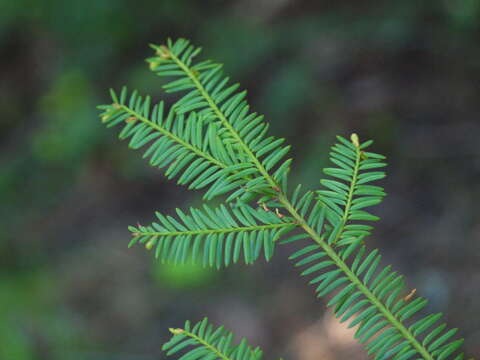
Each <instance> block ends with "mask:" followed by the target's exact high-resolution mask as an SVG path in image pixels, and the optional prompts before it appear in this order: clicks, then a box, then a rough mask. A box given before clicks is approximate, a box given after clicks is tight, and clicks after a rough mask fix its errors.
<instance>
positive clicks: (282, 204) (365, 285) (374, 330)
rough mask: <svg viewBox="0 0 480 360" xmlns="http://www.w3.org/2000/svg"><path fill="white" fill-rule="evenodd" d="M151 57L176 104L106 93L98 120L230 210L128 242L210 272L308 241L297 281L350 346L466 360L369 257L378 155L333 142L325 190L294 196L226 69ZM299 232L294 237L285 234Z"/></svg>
mask: <svg viewBox="0 0 480 360" xmlns="http://www.w3.org/2000/svg"><path fill="white" fill-rule="evenodd" d="M152 48H153V49H154V50H155V56H153V57H151V58H149V59H147V61H148V63H149V65H150V69H151V70H152V71H153V72H155V73H156V74H157V75H159V76H163V77H168V78H172V80H171V81H170V82H168V83H166V84H165V85H164V86H163V87H164V89H165V90H166V91H167V92H170V93H181V94H182V95H181V97H180V98H179V99H178V100H177V101H176V102H175V103H174V104H173V105H172V106H171V107H170V109H168V110H166V109H165V108H166V106H165V104H164V103H163V102H160V103H159V104H157V105H154V106H153V107H152V105H151V100H150V98H149V97H146V98H143V97H140V96H139V95H138V94H137V93H136V92H133V93H132V94H131V95H130V96H128V94H127V93H128V92H127V90H126V89H123V90H122V91H121V93H120V95H117V94H116V93H115V92H113V91H112V92H111V95H112V101H113V103H111V104H108V105H102V106H100V109H101V110H102V113H101V115H100V116H101V119H102V121H103V122H104V123H106V124H107V126H115V125H120V124H121V125H122V126H123V129H122V131H121V132H120V138H122V139H126V138H130V147H132V148H134V149H138V148H142V147H147V150H146V151H145V153H144V157H148V158H150V163H151V164H152V165H153V166H157V167H160V168H167V170H166V176H167V177H169V178H174V177H178V180H177V182H178V183H179V184H184V185H187V184H188V186H189V188H191V189H207V190H206V192H205V194H204V199H205V200H210V199H212V198H214V197H216V196H220V195H226V200H225V202H226V204H227V206H220V207H219V208H217V209H212V208H210V207H204V209H203V211H200V210H195V209H192V210H191V211H190V215H186V214H185V213H183V212H182V211H180V210H177V215H178V217H179V220H177V219H175V218H173V217H169V216H164V215H162V214H157V217H158V219H159V223H153V224H151V225H149V226H137V227H130V230H131V232H132V235H133V240H132V243H136V242H140V243H144V244H145V246H146V247H147V248H155V254H156V256H157V257H159V258H160V259H161V260H162V261H168V262H172V263H184V262H185V261H188V260H194V261H195V260H196V259H202V260H201V262H202V263H203V264H204V265H205V266H216V267H217V268H218V267H220V266H221V265H222V264H223V265H229V264H230V263H231V262H232V259H233V262H234V263H235V262H237V260H238V259H239V257H240V251H241V250H242V249H243V254H244V258H245V262H246V263H248V264H250V263H252V262H253V261H254V260H256V259H257V258H258V257H259V254H260V252H261V249H262V247H263V249H264V253H265V257H266V259H267V260H269V259H270V257H271V255H272V252H273V247H274V244H275V243H276V242H277V240H278V239H279V238H281V237H282V238H283V240H282V241H281V242H282V243H290V242H293V241H300V240H305V239H308V241H310V244H307V245H305V247H303V248H302V249H300V250H299V251H297V252H296V253H294V254H293V255H292V256H291V257H290V258H291V259H292V260H294V261H295V263H296V266H305V267H306V269H305V270H303V272H302V275H314V277H313V279H312V280H311V281H310V283H312V284H314V285H315V286H316V289H315V292H316V294H317V295H318V296H329V301H328V306H332V307H334V312H335V314H336V316H337V317H338V318H340V321H349V322H350V324H349V326H350V327H354V326H358V328H357V331H356V335H355V336H356V338H358V339H359V341H360V342H362V343H365V344H366V349H367V351H368V353H369V354H371V355H374V356H375V358H376V359H395V360H407V359H410V358H421V359H425V360H433V359H438V360H443V359H449V358H451V357H452V356H454V359H456V360H457V359H463V354H456V352H457V350H458V349H459V348H460V346H461V344H462V343H463V339H457V340H452V337H453V336H454V335H455V333H456V331H457V330H456V329H452V330H447V329H446V326H445V324H441V325H439V324H438V322H439V321H440V318H441V315H439V314H432V315H427V316H422V317H421V316H419V315H418V313H419V312H420V311H421V310H422V309H424V307H425V306H426V304H427V301H426V300H425V299H423V298H421V297H415V298H414V294H413V293H411V292H410V293H408V292H407V290H406V289H405V285H404V280H403V276H401V275H399V274H398V273H397V272H395V271H393V270H392V269H391V267H390V266H387V267H383V268H382V267H380V260H381V256H380V255H379V252H378V250H376V249H375V250H368V249H367V245H366V243H365V238H366V236H368V235H369V234H370V232H371V230H372V226H371V225H367V224H365V222H366V221H367V222H369V221H375V220H378V217H377V216H374V215H372V214H370V213H369V212H367V211H366V209H367V208H369V207H371V206H374V205H377V204H379V203H380V202H381V201H382V199H383V197H384V196H385V192H384V190H383V188H382V187H380V186H378V185H372V184H371V183H372V182H374V181H377V180H380V179H382V178H383V177H384V176H385V173H384V172H383V171H381V168H383V167H384V166H385V165H386V163H385V162H384V160H385V157H384V156H382V155H379V154H376V153H374V152H370V151H367V148H368V147H369V146H370V145H371V144H372V141H366V142H363V143H362V142H361V141H360V139H359V137H358V135H356V134H352V135H351V137H350V140H347V139H345V138H343V137H338V143H337V144H335V145H334V146H333V147H332V151H331V153H330V160H331V161H332V163H333V164H334V165H335V166H336V167H331V168H326V169H324V172H325V173H326V174H327V175H328V176H330V178H327V179H323V180H321V181H320V182H321V184H322V186H323V188H321V189H319V190H316V191H307V192H305V193H303V194H302V190H301V187H300V186H299V187H297V188H296V190H295V191H293V192H292V193H291V192H290V191H289V189H288V186H287V185H288V181H287V180H288V179H287V178H288V173H289V172H290V166H291V163H292V159H290V158H286V156H287V154H288V152H289V149H290V147H289V146H288V145H284V139H277V138H275V137H273V136H268V124H267V123H266V122H265V121H264V120H263V116H260V115H258V114H256V113H254V112H250V108H249V105H248V103H247V101H246V92H245V91H238V88H239V85H238V84H231V83H230V82H229V78H228V77H225V76H224V75H223V73H222V65H221V64H217V63H214V62H211V61H209V60H207V61H200V62H196V61H195V58H196V56H198V55H199V54H200V51H201V49H200V48H197V47H195V46H193V45H191V44H190V43H189V42H188V41H187V40H184V39H179V40H177V41H175V42H173V41H171V40H168V41H167V44H166V45H161V46H156V45H152ZM252 203H253V204H254V205H252ZM294 229H298V230H300V232H299V233H298V232H296V233H291V231H292V230H294ZM312 241H313V243H312ZM406 292H407V294H405V293H406ZM177 335H182V336H186V335H187V333H183V332H182V333H178V334H176V335H175V336H177ZM195 336H197V335H195ZM190 337H191V339H190V340H188V341H194V340H195V341H196V343H200V344H202V345H203V346H204V350H198V351H199V352H198V354H197V355H198V358H201V359H213V358H221V359H223V360H226V359H227V358H226V357H223V355H221V354H220V353H215V351H213V352H212V351H210V352H208V351H207V352H204V351H206V350H205V349H208V346H209V345H208V344H209V342H208V341H209V340H208V339H206V340H202V341H204V343H202V341H200V340H199V338H195V337H194V336H190ZM212 341H213V340H212ZM189 344H190V343H189ZM210 345H211V344H210ZM212 346H213V345H212ZM210 350H212V348H210ZM202 351H203V352H202ZM197 355H196V356H195V358H197ZM242 359H243V358H242Z"/></svg>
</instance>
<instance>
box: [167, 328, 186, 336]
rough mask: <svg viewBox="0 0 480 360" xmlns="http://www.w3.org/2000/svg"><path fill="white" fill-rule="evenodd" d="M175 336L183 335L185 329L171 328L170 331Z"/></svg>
mask: <svg viewBox="0 0 480 360" xmlns="http://www.w3.org/2000/svg"><path fill="white" fill-rule="evenodd" d="M168 330H169V331H170V332H171V333H172V334H173V335H179V334H182V333H183V329H174V328H170V329H168Z"/></svg>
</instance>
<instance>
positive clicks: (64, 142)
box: [0, 0, 480, 360]
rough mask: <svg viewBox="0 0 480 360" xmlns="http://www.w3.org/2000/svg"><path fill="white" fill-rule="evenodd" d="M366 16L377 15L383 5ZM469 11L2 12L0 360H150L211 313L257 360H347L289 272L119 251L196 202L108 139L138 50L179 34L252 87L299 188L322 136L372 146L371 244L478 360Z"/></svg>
mask: <svg viewBox="0 0 480 360" xmlns="http://www.w3.org/2000/svg"><path fill="white" fill-rule="evenodd" d="M382 4H383V5H382ZM479 16H480V2H478V1H475V0H449V1H447V0H435V1H434V0H430V1H417V0H404V1H398V2H385V3H383V2H380V3H379V2H377V1H368V0H365V1H363V0H362V1H355V2H342V1H336V2H333V1H311V0H243V1H220V0H203V1H194V0H160V1H155V2H151V1H146V0H136V1H127V0H96V1H60V0H43V1H37V0H0V52H1V56H0V149H1V152H0V199H1V202H0V359H13V360H33V359H52V360H56V359H62V360H70V359H72V360H73V359H89V360H97V359H104V360H110V359H111V360H128V359H132V360H133V359H137V360H149V359H159V358H163V357H164V355H163V354H161V351H160V345H161V343H162V341H164V340H166V339H167V337H168V331H167V328H168V327H172V326H173V327H176V326H181V324H182V323H183V321H184V320H186V319H191V320H194V321H196V320H199V319H201V318H202V317H203V316H209V317H210V318H211V320H212V321H214V322H216V323H222V324H225V325H226V326H227V327H228V328H230V329H231V330H234V331H235V332H237V333H238V334H239V335H242V336H247V337H248V338H249V340H250V342H251V343H253V344H254V345H260V346H262V347H263V349H264V350H265V351H266V353H267V358H278V357H279V356H283V357H284V358H286V359H296V360H318V359H322V360H341V359H364V358H365V357H364V352H363V350H362V351H359V347H358V345H357V344H356V343H354V342H353V341H352V336H351V333H350V332H349V331H348V330H346V329H345V328H344V327H342V326H340V325H338V324H337V322H336V321H335V320H333V319H332V316H331V313H330V312H329V311H328V310H325V305H326V302H325V299H315V297H314V295H313V289H311V288H309V287H308V286H307V284H306V283H307V281H306V279H300V278H299V276H298V273H299V272H298V271H297V270H296V269H294V268H293V267H292V266H291V264H290V263H289V262H288V260H287V257H288V255H289V254H290V253H291V252H292V249H291V248H290V247H288V246H284V247H280V248H278V250H277V252H276V255H275V257H274V261H272V262H271V263H270V264H265V263H264V262H259V263H258V264H256V265H255V266H249V267H246V266H242V265H240V266H237V267H233V268H230V269H228V270H225V271H221V272H214V271H210V270H208V269H203V268H201V267H195V266H187V267H165V266H162V265H159V264H158V263H156V262H154V261H153V258H152V256H151V254H149V253H147V252H146V251H145V250H144V249H143V248H142V247H136V248H133V249H130V250H129V249H127V243H128V241H129V232H128V231H127V229H126V226H127V225H129V224H135V223H136V222H137V221H140V222H142V223H147V222H150V221H152V220H153V211H154V210H161V211H165V212H167V211H171V210H173V208H174V207H177V206H178V207H186V206H188V205H190V204H198V203H199V201H200V196H201V192H195V193H193V192H188V191H187V190H186V189H185V188H183V187H180V186H177V185H175V184H174V183H172V182H167V181H166V180H165V178H164V177H163V176H162V172H161V171H159V170H157V169H154V168H151V167H149V166H148V165H147V164H146V162H144V161H142V160H141V158H140V156H139V155H140V154H139V153H135V152H133V151H130V150H128V149H127V146H126V144H125V143H120V142H118V141H117V140H116V134H115V132H114V131H110V130H107V129H105V128H104V127H103V126H102V125H101V124H100V122H99V120H98V118H97V111H96V108H95V106H96V105H97V104H101V103H104V102H107V101H109V99H108V96H107V89H108V88H109V87H115V88H119V87H120V86H122V85H123V84H128V85H129V87H131V88H137V89H139V90H140V91H142V92H144V93H150V94H152V95H154V97H155V98H157V99H158V98H159V96H160V95H161V88H160V87H161V85H162V81H163V80H161V79H159V78H158V77H156V76H154V75H153V74H152V73H150V72H149V70H148V67H147V66H146V64H145V62H144V58H146V57H147V56H150V54H151V53H152V52H151V50H150V49H149V48H148V46H147V44H148V43H151V42H153V43H161V42H162V41H163V40H164V39H165V38H166V37H169V36H171V37H174V38H176V37H179V36H183V37H187V38H190V39H192V40H193V41H194V42H195V43H196V44H199V45H201V46H203V47H204V49H205V52H204V56H206V57H208V58H212V59H216V60H218V61H220V62H223V63H225V69H226V72H227V73H229V74H231V76H232V77H233V78H234V79H237V80H239V81H240V82H241V83H242V85H243V86H244V87H245V88H247V89H249V100H250V102H251V104H252V107H253V108H254V109H255V110H256V111H258V112H260V113H264V114H266V116H267V119H268V120H269V121H270V123H271V129H272V133H273V134H275V135H278V136H283V137H286V138H287V139H288V141H289V142H290V143H291V144H292V145H293V149H294V150H293V154H294V157H295V159H296V161H295V164H294V167H293V171H292V173H293V176H292V179H291V182H292V183H298V182H301V183H303V184H305V185H306V186H307V187H310V188H316V187H317V186H318V179H319V177H320V176H321V169H322V167H324V166H325V165H326V158H327V154H328V147H329V146H330V145H331V144H333V142H334V141H335V138H334V136H335V135H336V134H342V135H344V136H349V134H350V133H352V132H357V133H358V134H359V135H360V137H361V139H367V138H373V139H375V145H374V147H373V150H374V151H377V152H380V153H384V154H386V155H388V158H389V164H390V166H389V168H388V173H389V177H388V178H387V179H386V180H384V181H383V185H384V186H385V188H386V191H387V192H388V194H389V196H388V197H387V198H386V199H385V201H384V203H383V204H382V205H380V206H378V207H377V208H376V209H375V212H376V213H377V214H379V215H381V217H382V221H381V222H380V223H379V224H378V227H377V230H376V231H375V233H374V236H373V237H372V238H371V239H370V240H369V242H370V244H371V246H372V247H373V246H375V247H380V248H381V250H382V251H383V253H384V261H385V262H386V263H391V264H393V265H394V267H395V268H396V269H397V270H399V271H400V272H402V273H404V274H405V275H407V279H408V280H409V287H410V288H414V287H415V288H418V293H419V294H421V295H423V296H426V297H428V298H429V299H430V305H429V310H431V311H442V312H444V313H446V314H447V315H446V317H447V320H448V323H449V325H451V326H452V327H459V328H460V329H461V335H462V336H463V337H465V338H466V344H465V349H466V350H467V352H468V354H469V355H471V356H475V355H477V356H478V355H480V318H479V316H478V314H479V313H480V286H479V281H480V268H479V265H478V264H479V261H480V241H479V240H480V221H479V215H478V205H477V204H478V203H479V202H480V186H479V181H478V179H479V176H480V150H479V149H480V148H479V138H480V121H479V120H478V114H479V113H480V101H479V100H480V96H479V95H480V92H479V90H480V89H479V84H480V47H479V45H478V44H479V41H480V17H479Z"/></svg>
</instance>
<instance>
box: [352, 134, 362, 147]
mask: <svg viewBox="0 0 480 360" xmlns="http://www.w3.org/2000/svg"><path fill="white" fill-rule="evenodd" d="M350 140H352V144H353V145H355V147H357V148H358V147H360V141H359V140H358V135H357V134H355V133H353V134H352V135H351V136H350Z"/></svg>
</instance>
